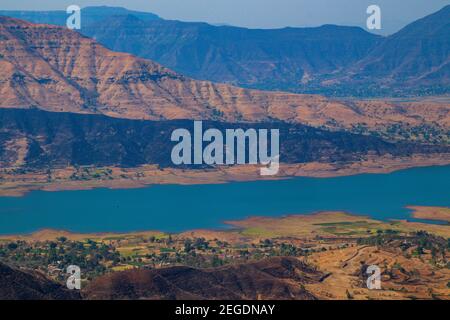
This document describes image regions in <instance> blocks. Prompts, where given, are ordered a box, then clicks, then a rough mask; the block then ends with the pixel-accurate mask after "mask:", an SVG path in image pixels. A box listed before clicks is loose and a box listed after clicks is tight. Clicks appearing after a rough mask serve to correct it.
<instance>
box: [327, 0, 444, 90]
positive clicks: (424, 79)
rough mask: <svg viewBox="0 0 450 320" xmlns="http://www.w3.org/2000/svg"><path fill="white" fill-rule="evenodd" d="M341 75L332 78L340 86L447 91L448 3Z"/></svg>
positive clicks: (380, 46) (404, 29)
mask: <svg viewBox="0 0 450 320" xmlns="http://www.w3.org/2000/svg"><path fill="white" fill-rule="evenodd" d="M340 75H341V76H342V77H341V76H338V77H336V76H334V77H332V79H333V82H334V83H333V85H334V84H335V83H339V85H338V86H337V87H340V88H345V87H348V86H352V85H353V86H357V87H359V88H361V90H367V88H369V89H370V90H374V91H379V92H389V91H390V92H392V91H393V90H394V91H398V92H399V93H400V92H401V91H402V90H410V91H415V92H417V93H422V94H423V93H425V94H426V93H431V94H432V93H444V92H447V93H448V92H450V91H449V88H450V6H446V7H444V8H443V9H442V10H440V11H438V12H436V13H434V14H432V15H429V16H427V17H425V18H423V19H420V20H418V21H416V22H414V23H411V24H410V25H408V26H406V27H405V28H403V29H402V30H400V31H399V32H397V33H395V34H394V35H392V36H389V37H387V38H386V39H385V40H384V41H382V42H381V43H380V44H379V45H378V46H376V47H375V48H374V49H373V50H371V51H370V53H369V54H368V55H367V56H366V57H364V58H363V59H361V60H360V61H359V62H358V63H356V64H355V65H353V66H350V67H349V68H347V69H345V70H344V71H343V72H341V73H340ZM322 85H323V83H322ZM363 87H365V88H366V89H364V88H363Z"/></svg>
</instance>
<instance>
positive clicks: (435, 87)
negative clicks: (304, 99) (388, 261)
mask: <svg viewBox="0 0 450 320" xmlns="http://www.w3.org/2000/svg"><path fill="white" fill-rule="evenodd" d="M0 15H8V16H12V17H17V18H21V19H25V20H28V21H32V22H36V23H49V24H56V25H65V19H66V18H67V14H66V13H65V12H64V11H49V12H33V11H0ZM82 17H83V18H82V21H83V22H82V29H81V30H80V32H81V33H83V34H84V35H86V36H89V37H91V38H94V39H96V40H97V41H98V42H99V43H101V44H103V45H105V46H106V47H108V48H109V49H112V50H114V51H121V52H128V53H131V54H133V55H136V56H139V57H142V58H146V59H151V60H154V61H156V62H158V63H161V64H162V65H164V66H166V67H168V68H171V69H173V70H175V71H177V72H180V73H182V74H184V75H186V76H189V77H192V78H195V79H199V80H210V81H214V82H225V83H230V84H234V85H238V86H241V87H247V88H256V89H264V90H284V91H292V92H300V93H321V94H325V95H330V96H336V95H337V96H404V95H436V94H445V93H448V91H449V89H448V88H449V87H450V70H449V63H450V40H449V39H450V22H449V21H450V5H449V6H446V7H444V8H442V9H441V10H440V11H438V12H436V13H434V14H432V15H429V16H427V17H424V18H423V19H420V20H418V21H415V22H413V23H411V24H410V25H408V26H406V27H405V28H403V29H402V30H400V31H399V32H397V33H395V34H393V35H391V36H388V37H382V36H378V35H374V34H371V33H369V32H366V31H365V30H363V29H361V28H358V27H345V26H335V25H324V26H321V27H317V28H283V29H273V30H270V29H246V28H239V27H231V26H213V25H209V24H206V23H194V22H181V21H175V20H164V19H161V18H159V17H158V16H156V15H153V14H150V13H147V14H146V13H141V12H135V11H128V10H126V9H122V8H109V7H87V8H84V9H82Z"/></svg>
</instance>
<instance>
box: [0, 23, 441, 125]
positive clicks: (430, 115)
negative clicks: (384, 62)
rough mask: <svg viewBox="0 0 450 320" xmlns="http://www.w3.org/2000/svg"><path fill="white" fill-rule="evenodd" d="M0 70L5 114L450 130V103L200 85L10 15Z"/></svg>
mask: <svg viewBox="0 0 450 320" xmlns="http://www.w3.org/2000/svg"><path fill="white" fill-rule="evenodd" d="M0 69H1V70H2V72H1V74H0V94H1V97H2V99H1V100H0V107H2V108H11V107H14V108H33V107H34V108H39V109H43V110H47V111H57V112H61V111H66V112H75V113H101V114H105V115H108V116H113V117H119V118H129V119H150V120H161V119H208V120H219V121H224V122H236V121H253V122H259V121H270V120H273V119H278V120H282V121H287V122H295V123H302V124H308V125H312V126H325V127H328V128H333V129H336V128H344V129H353V128H354V127H355V126H364V127H367V128H369V129H370V130H379V128H386V127H388V126H393V125H400V126H421V125H424V124H426V125H428V124H432V125H433V126H438V127H440V128H441V129H442V128H448V127H449V125H450V123H449V121H450V120H449V119H450V116H449V112H450V105H449V104H446V103H432V102H427V103H401V104H399V103H388V102H383V101H364V102H361V101H351V102H350V101H349V102H345V101H344V102H343V101H334V100H329V99H327V98H325V97H322V96H317V95H299V94H291V93H283V92H266V91H258V90H247V89H242V88H238V87H234V86H229V85H225V84H216V83H212V82H208V81H196V80H192V79H189V78H187V77H184V76H182V75H179V74H177V73H175V72H173V71H171V70H169V69H167V68H164V67H162V66H161V65H159V64H157V63H154V62H152V61H150V60H145V59H141V58H136V57H134V56H132V55H129V54H125V53H117V52H113V51H110V50H108V49H106V48H104V47H103V46H101V45H99V44H98V43H96V42H95V41H94V40H92V39H89V38H86V37H83V36H81V35H80V34H78V33H76V32H73V31H70V30H68V29H66V28H62V27H57V26H49V25H39V24H32V23H28V22H24V21H21V20H17V19H12V18H6V17H0Z"/></svg>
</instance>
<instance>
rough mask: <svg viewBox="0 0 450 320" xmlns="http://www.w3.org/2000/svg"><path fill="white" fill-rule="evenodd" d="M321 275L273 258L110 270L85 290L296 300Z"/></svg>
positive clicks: (89, 293) (93, 294) (103, 294)
mask: <svg viewBox="0 0 450 320" xmlns="http://www.w3.org/2000/svg"><path fill="white" fill-rule="evenodd" d="M323 277H324V274H323V273H321V272H319V271H316V270H315V269H313V268H311V267H309V266H308V265H307V264H305V263H303V262H301V261H299V260H298V259H296V258H271V259H267V260H262V261H259V262H254V263H246V264H239V265H234V266H225V267H221V268H216V269H194V268H190V267H171V268H164V269H152V270H145V269H136V270H128V271H122V272H114V273H111V274H108V275H105V276H103V277H100V278H97V279H95V280H94V281H93V282H91V283H90V284H89V286H88V287H87V288H86V289H85V291H84V295H85V298H87V299H177V300H178V299H208V300H211V299H227V300H228V299H233V300H237V299H244V300H246V299H252V300H253V299H283V300H291V299H296V300H298V299H300V300H313V299H315V296H314V295H312V294H311V293H309V292H308V291H307V290H305V289H304V285H305V284H307V283H318V282H320V281H321V279H322V278H323Z"/></svg>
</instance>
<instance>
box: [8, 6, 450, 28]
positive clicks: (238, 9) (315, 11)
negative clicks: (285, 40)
mask: <svg viewBox="0 0 450 320" xmlns="http://www.w3.org/2000/svg"><path fill="white" fill-rule="evenodd" d="M71 4H77V5H79V6H80V7H85V6H94V5H95V6H98V5H109V6H121V7H126V8H128V9H134V10H140V11H150V12H153V13H156V14H158V15H159V16H161V17H163V18H166V19H177V20H184V21H205V22H209V23H223V24H230V25H236V26H243V27H250V28H278V27H285V26H317V25H322V24H326V23H331V24H343V25H358V26H365V21H366V18H367V14H366V8H367V6H368V5H370V4H377V5H379V6H380V7H381V13H382V27H383V29H384V32H383V33H391V32H394V31H397V30H398V29H399V28H401V27H403V26H404V25H406V24H407V23H409V22H412V21H413V20H416V19H418V18H420V17H423V16H425V15H428V14H430V13H432V12H434V11H437V10H439V9H440V8H442V7H443V6H445V5H448V4H450V0H40V1H36V0H0V10H1V9H2V10H56V9H59V10H64V9H65V8H66V7H67V6H68V5H71Z"/></svg>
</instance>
